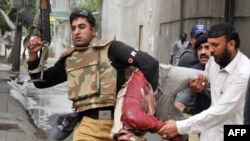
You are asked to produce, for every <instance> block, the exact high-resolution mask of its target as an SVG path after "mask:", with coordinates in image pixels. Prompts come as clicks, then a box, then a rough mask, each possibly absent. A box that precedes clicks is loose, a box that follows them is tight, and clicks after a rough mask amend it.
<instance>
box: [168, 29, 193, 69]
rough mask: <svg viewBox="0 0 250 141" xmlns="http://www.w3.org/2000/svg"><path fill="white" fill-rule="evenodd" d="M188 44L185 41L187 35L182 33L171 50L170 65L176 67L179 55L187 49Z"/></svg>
mask: <svg viewBox="0 0 250 141" xmlns="http://www.w3.org/2000/svg"><path fill="white" fill-rule="evenodd" d="M188 45H189V42H188V41H187V33H185V32H182V33H181V34H180V40H178V41H176V42H175V43H174V45H173V46H172V48H171V54H170V55H171V59H170V64H172V65H174V66H177V65H178V63H179V60H180V56H181V54H182V53H183V52H184V51H185V49H186V48H187V47H188Z"/></svg>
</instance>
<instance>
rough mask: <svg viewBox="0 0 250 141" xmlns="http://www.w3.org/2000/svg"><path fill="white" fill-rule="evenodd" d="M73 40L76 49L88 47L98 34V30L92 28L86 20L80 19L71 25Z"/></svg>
mask: <svg viewBox="0 0 250 141" xmlns="http://www.w3.org/2000/svg"><path fill="white" fill-rule="evenodd" d="M71 34H72V40H73V42H74V45H75V46H76V47H83V46H87V45H88V44H89V43H90V41H91V40H92V39H93V37H94V36H95V34H96V28H95V27H91V25H90V24H89V23H88V21H87V19H86V18H83V17H79V18H77V19H75V20H73V21H72V24H71Z"/></svg>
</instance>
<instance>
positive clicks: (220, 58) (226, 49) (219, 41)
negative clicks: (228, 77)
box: [208, 36, 235, 68]
mask: <svg viewBox="0 0 250 141" xmlns="http://www.w3.org/2000/svg"><path fill="white" fill-rule="evenodd" d="M208 43H209V45H210V47H209V49H210V52H211V55H212V56H214V59H215V62H216V63H217V64H219V65H220V66H221V67H222V68H224V67H226V66H227V65H228V64H229V63H230V61H231V58H232V57H231V56H232V55H231V52H230V50H232V46H234V44H235V41H234V40H231V41H229V42H227V41H226V38H225V36H221V37H218V38H208Z"/></svg>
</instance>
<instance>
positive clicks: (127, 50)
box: [108, 41, 159, 90]
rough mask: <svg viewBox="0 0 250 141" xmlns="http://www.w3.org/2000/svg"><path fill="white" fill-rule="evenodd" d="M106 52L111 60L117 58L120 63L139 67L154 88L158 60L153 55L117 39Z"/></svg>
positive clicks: (155, 85)
mask: <svg viewBox="0 0 250 141" xmlns="http://www.w3.org/2000/svg"><path fill="white" fill-rule="evenodd" d="M108 54H109V57H110V59H111V60H117V61H119V63H121V64H124V65H127V66H130V65H132V66H135V67H137V68H139V69H140V70H141V71H142V72H143V74H144V75H145V77H146V79H147V81H148V82H149V83H150V84H151V85H152V88H153V90H156V88H157V85H158V77H159V76H158V74H159V62H158V61H157V60H156V59H155V58H154V57H152V56H150V55H149V54H148V53H146V52H143V51H138V50H135V49H134V48H132V47H130V46H128V45H126V44H124V43H122V42H119V41H113V42H112V43H111V45H110V48H109V51H108Z"/></svg>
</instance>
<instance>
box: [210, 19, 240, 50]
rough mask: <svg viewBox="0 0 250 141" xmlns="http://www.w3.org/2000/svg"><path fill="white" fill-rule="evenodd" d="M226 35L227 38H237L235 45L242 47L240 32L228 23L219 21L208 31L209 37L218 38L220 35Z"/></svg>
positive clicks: (228, 39)
mask: <svg viewBox="0 0 250 141" xmlns="http://www.w3.org/2000/svg"><path fill="white" fill-rule="evenodd" d="M224 35H225V36H226V40H227V41H230V40H235V42H236V44H235V47H236V48H239V47H240V37H239V33H238V32H237V31H236V30H235V28H234V27H233V26H232V25H230V24H228V23H219V24H216V25H213V26H212V27H211V28H210V30H209V31H208V38H217V37H220V36H224Z"/></svg>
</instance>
